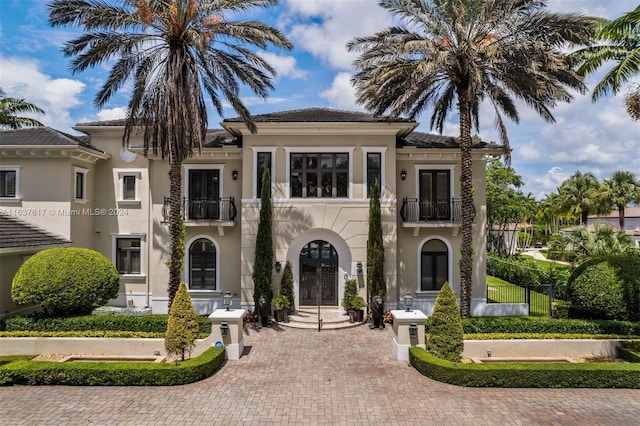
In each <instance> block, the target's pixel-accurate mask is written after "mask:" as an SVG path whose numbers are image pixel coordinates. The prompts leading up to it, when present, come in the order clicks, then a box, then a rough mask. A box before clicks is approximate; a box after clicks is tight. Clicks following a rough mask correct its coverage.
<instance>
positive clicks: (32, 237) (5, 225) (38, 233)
mask: <svg viewBox="0 0 640 426" xmlns="http://www.w3.org/2000/svg"><path fill="white" fill-rule="evenodd" d="M70 243H71V241H69V240H67V239H66V238H63V237H62V236H60V235H56V234H52V233H51V232H49V231H45V230H44V229H42V228H38V227H37V226H35V225H31V224H29V223H26V222H23V221H22V220H20V219H18V218H16V217H14V216H7V215H0V248H13V247H35V246H50V245H66V244H70Z"/></svg>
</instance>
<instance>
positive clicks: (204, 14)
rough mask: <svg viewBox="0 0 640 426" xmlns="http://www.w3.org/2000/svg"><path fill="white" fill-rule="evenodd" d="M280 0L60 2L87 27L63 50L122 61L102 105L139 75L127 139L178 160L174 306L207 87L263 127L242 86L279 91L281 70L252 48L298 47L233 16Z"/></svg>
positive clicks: (173, 208)
mask: <svg viewBox="0 0 640 426" xmlns="http://www.w3.org/2000/svg"><path fill="white" fill-rule="evenodd" d="M277 3H278V2H277V0H120V1H117V2H111V3H108V2H105V1H103V0H54V1H52V2H51V3H50V4H49V6H48V7H49V23H50V24H51V25H52V26H54V27H57V26H79V27H80V28H82V29H83V30H84V31H85V34H83V35H81V36H80V37H78V38H76V39H74V40H71V41H69V42H68V43H67V44H66V45H65V46H64V48H63V52H64V53H65V55H66V56H72V57H74V59H73V61H72V62H71V70H72V71H73V72H74V73H76V72H80V71H83V70H85V69H87V68H90V67H95V66H99V65H101V64H104V63H107V62H108V61H111V60H114V61H115V63H114V65H113V66H112V68H111V72H110V74H109V77H108V79H107V80H106V82H105V84H104V85H103V86H102V88H101V90H100V91H99V92H98V93H97V94H96V97H95V100H94V103H95V105H96V106H97V107H102V106H104V105H105V104H106V103H107V102H108V101H109V100H110V99H111V97H112V96H113V95H114V94H115V93H116V92H117V91H118V90H119V89H120V88H122V86H123V85H124V84H125V83H126V82H127V81H131V80H132V81H133V93H132V95H131V99H130V101H129V105H128V111H127V120H126V125H125V131H124V137H123V144H124V145H125V146H126V145H128V143H129V139H130V137H131V134H132V132H133V131H134V129H135V128H141V129H142V130H144V149H145V155H146V154H147V152H148V150H149V149H152V151H153V153H154V154H155V155H157V153H158V151H159V152H160V154H161V155H162V158H163V159H168V161H169V166H170V172H169V175H170V208H169V216H170V219H169V233H170V238H171V242H170V247H169V251H170V253H171V258H170V262H169V286H168V294H169V307H170V306H171V302H172V300H173V297H174V295H175V293H176V291H177V290H178V286H179V284H180V275H181V271H182V262H183V255H184V243H183V242H182V238H181V235H182V229H183V224H182V211H181V210H182V209H181V201H180V200H181V186H182V167H181V165H182V162H183V160H184V159H185V158H187V157H189V156H190V155H192V153H193V151H194V149H198V150H200V149H201V147H202V142H203V141H204V137H205V132H206V129H207V110H206V105H205V96H204V94H203V92H204V91H206V93H207V94H208V95H209V98H210V99H211V101H212V103H213V106H214V107H215V108H216V110H217V111H218V113H219V114H220V115H222V101H223V100H224V99H226V100H227V101H228V102H229V103H230V104H231V106H232V107H233V108H234V110H235V111H236V112H237V113H238V114H239V115H240V116H241V117H242V118H243V119H244V121H245V123H246V124H247V126H248V128H249V129H250V130H251V131H252V132H255V130H256V126H255V123H254V122H253V119H252V118H251V115H250V114H249V111H248V110H247V109H246V108H245V106H244V105H243V103H242V100H241V99H240V96H239V92H240V87H241V85H244V86H246V87H248V88H249V89H250V90H252V91H253V92H254V93H255V94H257V95H258V96H260V97H263V98H264V97H266V96H267V94H268V91H269V90H270V89H272V84H271V76H272V75H275V70H274V69H273V68H272V67H271V66H270V65H269V64H268V63H267V62H266V61H264V60H263V59H261V58H260V56H258V55H257V54H256V53H255V52H253V51H252V50H251V49H250V47H257V48H260V49H264V48H266V47H267V45H268V44H271V45H273V46H276V47H280V48H285V49H290V48H291V44H290V43H289V42H288V41H287V39H286V38H285V37H284V36H283V35H282V34H280V32H278V31H277V30H275V29H273V28H271V27H269V26H266V25H264V24H262V23H260V22H257V21H232V20H228V19H227V16H230V15H233V14H235V13H237V12H244V11H247V10H249V9H251V8H254V7H269V6H275V5H276V4H277Z"/></svg>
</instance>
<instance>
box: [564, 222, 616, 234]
mask: <svg viewBox="0 0 640 426" xmlns="http://www.w3.org/2000/svg"><path fill="white" fill-rule="evenodd" d="M599 225H601V226H604V227H607V228H611V229H613V230H614V231H616V232H620V227H619V226H615V225H612V224H610V223H600V224H599ZM582 228H583V226H581V225H576V226H571V227H569V228H563V229H561V230H560V232H574V231H577V230H579V229H582ZM587 230H588V231H589V232H592V233H593V232H596V225H595V224H593V223H590V224H588V225H587Z"/></svg>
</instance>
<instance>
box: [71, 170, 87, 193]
mask: <svg viewBox="0 0 640 426" xmlns="http://www.w3.org/2000/svg"><path fill="white" fill-rule="evenodd" d="M73 170H74V172H75V190H74V198H75V199H76V201H85V200H86V199H87V173H88V172H89V170H87V169H81V168H79V167H74V168H73Z"/></svg>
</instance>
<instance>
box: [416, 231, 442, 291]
mask: <svg viewBox="0 0 640 426" xmlns="http://www.w3.org/2000/svg"><path fill="white" fill-rule="evenodd" d="M420 263H421V265H420V268H421V272H420V291H437V290H440V289H441V288H442V285H443V284H444V283H445V282H446V281H447V280H448V275H449V252H448V249H447V246H446V244H445V243H443V242H442V241H440V240H429V241H427V242H426V243H424V245H423V246H422V251H421V253H420Z"/></svg>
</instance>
